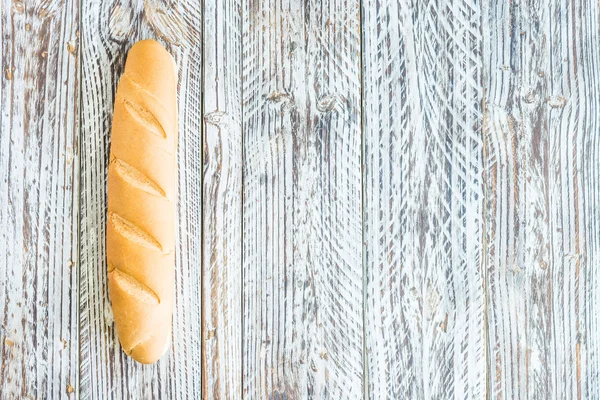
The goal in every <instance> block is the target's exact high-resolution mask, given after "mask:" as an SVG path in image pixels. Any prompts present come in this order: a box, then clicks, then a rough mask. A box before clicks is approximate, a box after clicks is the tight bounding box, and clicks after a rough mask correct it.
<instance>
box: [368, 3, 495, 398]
mask: <svg viewBox="0 0 600 400" xmlns="http://www.w3.org/2000/svg"><path fill="white" fill-rule="evenodd" d="M363 7H364V8H363V12H364V14H363V15H364V22H363V24H364V25H363V32H364V33H363V40H364V52H363V57H364V58H363V60H364V61H363V63H364V92H363V95H364V100H363V102H364V121H365V122H364V137H365V139H364V140H365V150H364V151H365V160H364V162H365V182H364V221H365V222H364V224H365V227H364V231H365V246H366V248H365V249H366V251H365V260H366V271H367V296H366V304H365V307H366V333H367V334H366V351H367V354H366V355H367V362H368V397H369V398H373V399H383V398H389V399H399V398H402V399H403V398H407V399H410V398H419V399H430V398H434V399H437V398H440V399H448V398H461V399H462V398H469V399H482V398H484V397H485V393H486V382H485V379H486V375H485V371H486V361H485V330H484V328H485V326H484V322H485V319H484V312H485V309H484V306H485V293H484V287H483V265H482V263H481V252H482V240H481V238H482V233H481V225H482V201H483V197H482V194H483V193H482V181H481V173H482V159H481V154H482V140H481V120H482V112H481V100H482V95H483V93H482V88H481V82H480V81H481V73H482V65H481V48H482V38H481V34H480V31H479V29H480V18H481V14H480V9H479V8H480V5H479V4H478V2H477V1H469V0H466V1H441V2H429V1H416V2H411V1H400V2H397V3H396V2H378V1H375V0H372V1H371V0H366V1H365V2H364V4H363Z"/></svg>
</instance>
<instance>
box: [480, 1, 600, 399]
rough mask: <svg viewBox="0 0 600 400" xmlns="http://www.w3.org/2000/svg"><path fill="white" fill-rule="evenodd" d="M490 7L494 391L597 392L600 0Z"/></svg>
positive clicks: (488, 186)
mask: <svg viewBox="0 0 600 400" xmlns="http://www.w3.org/2000/svg"><path fill="white" fill-rule="evenodd" d="M483 15H484V21H487V23H484V24H483V27H484V30H483V33H484V43H485V51H484V55H485V56H484V65H485V66H486V71H485V72H484V77H485V79H484V86H485V87H486V96H485V121H486V122H485V125H484V131H483V133H484V164H485V175H484V181H485V184H484V187H485V197H486V215H485V236H484V241H485V242H486V251H485V253H484V254H485V264H486V266H487V269H488V275H487V282H486V284H487V287H488V296H487V298H488V304H487V310H488V311H487V326H488V348H489V354H488V360H489V366H488V367H489V368H488V376H489V378H488V379H489V396H490V397H491V398H505V399H512V398H532V399H575V398H577V399H580V398H586V399H595V398H599V397H600V385H599V381H598V379H599V369H598V367H599V364H598V363H599V358H598V357H599V356H600V354H599V353H598V351H599V345H600V336H599V330H598V307H599V303H598V293H599V289H598V267H599V265H600V264H599V248H598V243H599V240H600V229H599V228H600V225H599V222H600V214H599V212H600V204H599V200H600V199H599V193H600V188H599V187H598V182H599V181H598V174H599V173H600V161H599V158H598V156H599V151H600V142H599V141H600V124H599V121H600V116H599V114H598V107H599V105H600V80H599V79H600V70H599V67H598V65H599V61H600V58H599V56H600V47H599V45H600V41H599V36H598V32H599V28H600V26H599V24H598V17H599V10H598V2H597V1H582V2H568V1H560V0H539V1H517V2H512V3H508V2H498V3H495V4H490V5H488V4H485V3H484V12H483Z"/></svg>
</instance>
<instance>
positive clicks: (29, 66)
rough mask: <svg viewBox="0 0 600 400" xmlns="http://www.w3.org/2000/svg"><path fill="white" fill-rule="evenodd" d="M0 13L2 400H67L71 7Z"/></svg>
mask: <svg viewBox="0 0 600 400" xmlns="http://www.w3.org/2000/svg"><path fill="white" fill-rule="evenodd" d="M0 11H1V12H0V14H1V21H2V22H1V23H0V32H1V33H0V36H1V41H2V51H1V57H2V61H1V62H0V65H1V68H2V71H1V77H0V85H1V91H0V398H2V399H16V398H19V399H36V398H53V399H57V398H67V397H70V396H71V397H72V396H73V395H72V394H71V393H74V391H75V390H76V388H77V372H78V363H79V356H78V346H79V340H78V319H79V317H78V311H79V308H78V298H77V287H78V272H77V271H78V261H77V252H78V246H77V222H78V205H77V204H78V190H79V188H78V180H79V179H78V178H79V170H78V164H77V154H76V153H77V147H78V145H77V132H78V127H77V112H78V111H77V107H78V90H77V89H78V88H77V85H78V82H77V77H78V67H77V50H76V49H77V32H76V29H77V19H78V3H77V2H67V3H64V2H60V1H47V2H44V3H40V4H33V3H31V2H30V3H29V4H26V3H23V2H20V1H15V2H12V1H8V0H4V1H2V2H1V3H0Z"/></svg>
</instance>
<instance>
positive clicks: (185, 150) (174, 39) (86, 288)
mask: <svg viewBox="0 0 600 400" xmlns="http://www.w3.org/2000/svg"><path fill="white" fill-rule="evenodd" d="M82 7H83V8H82V82H81V86H82V89H81V90H82V91H81V99H82V132H81V137H82V146H81V149H82V152H81V154H82V157H81V171H82V176H81V186H82V189H81V290H80V298H81V325H80V329H81V360H82V363H81V369H80V370H81V371H80V375H81V376H80V381H81V383H80V386H81V388H80V389H81V390H80V395H81V398H83V399H97V398H102V399H109V398H140V399H149V398H174V399H184V398H190V399H198V398H200V397H201V357H200V353H201V347H202V344H201V319H200V315H201V281H200V276H201V228H202V224H201V204H202V203H201V202H202V198H201V189H202V182H201V174H202V165H201V160H202V158H201V151H202V148H201V139H202V138H201V128H202V120H201V110H202V108H201V93H202V91H201V77H202V73H201V58H202V52H201V30H200V29H201V21H202V19H201V9H200V7H201V6H200V4H199V3H197V2H195V1H184V2H179V3H178V4H177V5H175V4H170V3H169V4H165V3H164V2H158V1H150V0H149V1H145V2H143V3H142V2H136V1H133V2H125V1H124V2H118V1H103V2H100V1H91V0H90V1H84V2H83V4H82ZM146 38H155V39H158V40H161V41H162V42H163V43H164V44H165V45H166V46H167V49H168V50H170V52H171V54H173V56H174V58H175V60H176V63H177V65H178V68H179V84H178V90H179V93H178V99H179V148H178V156H179V157H178V160H179V204H178V221H179V223H178V228H179V229H178V237H179V245H178V248H177V250H176V251H177V254H176V258H177V265H176V282H175V312H174V316H173V338H172V339H173V342H172V345H171V349H170V352H169V355H168V356H166V357H164V358H163V359H162V360H160V361H159V362H158V363H157V364H155V365H151V366H142V365H141V364H138V363H136V362H135V361H133V360H132V359H130V358H128V357H127V356H125V354H124V353H123V352H122V351H121V349H120V346H119V343H118V340H117V337H116V333H115V331H114V323H113V320H112V313H111V311H110V302H109V298H108V288H107V281H106V261H105V244H104V243H105V241H104V237H105V236H104V235H105V222H106V173H107V165H108V148H109V141H110V125H111V116H112V109H113V101H114V94H115V90H116V86H117V83H118V79H119V77H120V75H121V73H122V71H123V67H124V63H125V58H126V54H127V51H128V50H129V48H130V47H131V45H132V44H133V43H134V42H136V41H137V40H141V39H146Z"/></svg>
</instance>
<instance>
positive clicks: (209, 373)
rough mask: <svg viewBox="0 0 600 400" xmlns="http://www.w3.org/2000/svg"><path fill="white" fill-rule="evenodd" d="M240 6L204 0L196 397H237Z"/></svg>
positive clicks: (235, 1)
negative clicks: (199, 393)
mask: <svg viewBox="0 0 600 400" xmlns="http://www.w3.org/2000/svg"><path fill="white" fill-rule="evenodd" d="M241 12H242V4H241V1H240V0H228V1H225V2H221V1H216V0H207V1H205V2H204V11H203V28H204V32H205V34H204V38H203V42H204V46H203V53H204V56H203V63H204V69H203V71H204V72H203V77H204V84H203V86H204V91H203V92H204V96H203V103H202V104H203V114H204V142H203V147H204V154H203V156H204V175H203V196H202V198H203V218H202V219H203V231H204V234H203V240H202V248H203V251H202V288H203V294H202V297H203V300H202V305H203V313H202V321H203V322H202V332H203V334H202V337H203V341H202V345H203V355H202V358H203V369H202V372H203V381H204V390H203V395H204V398H206V399H240V398H241V397H242V365H241V364H242V73H241V72H242V70H241V69H242V53H241V50H242V46H241V35H242V19H241Z"/></svg>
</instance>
